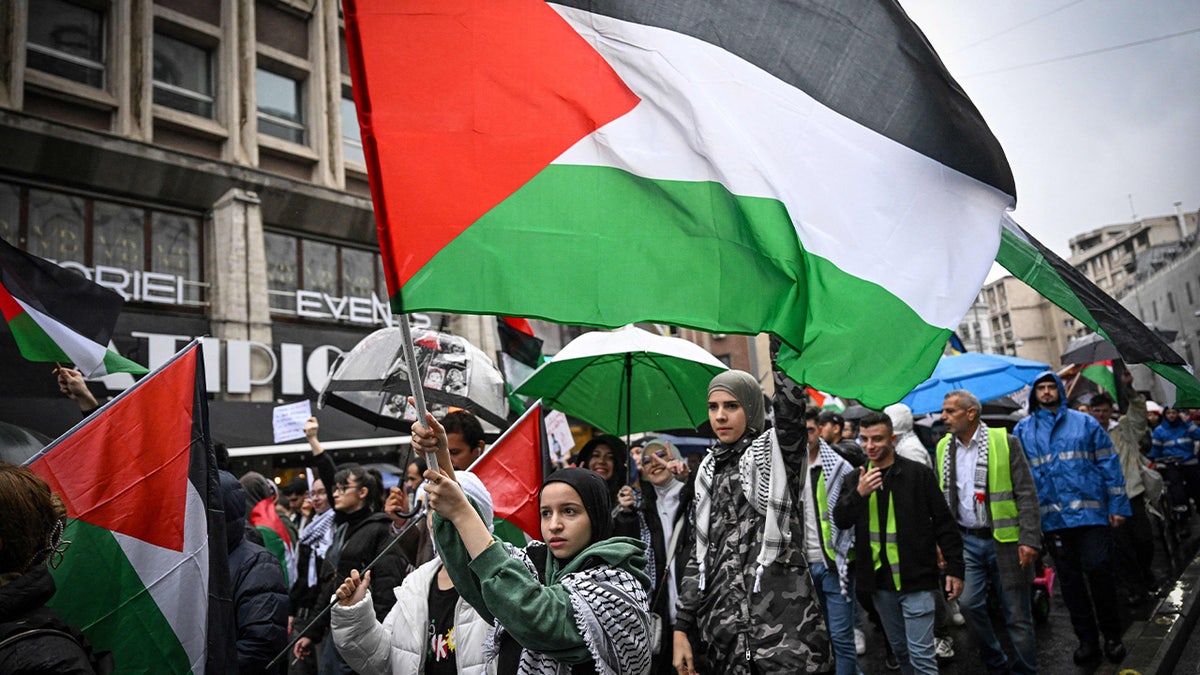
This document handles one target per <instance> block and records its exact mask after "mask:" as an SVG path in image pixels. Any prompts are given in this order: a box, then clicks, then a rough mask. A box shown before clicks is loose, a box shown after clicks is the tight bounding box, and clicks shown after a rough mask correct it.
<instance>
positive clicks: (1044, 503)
mask: <svg viewBox="0 0 1200 675" xmlns="http://www.w3.org/2000/svg"><path fill="white" fill-rule="evenodd" d="M1047 375H1049V376H1050V377H1052V378H1054V382H1055V383H1056V384H1057V385H1058V397H1059V405H1058V408H1056V409H1054V410H1043V409H1042V408H1041V407H1040V406H1038V404H1037V399H1036V398H1035V397H1034V396H1033V395H1031V396H1030V399H1029V409H1030V415H1029V417H1026V418H1025V419H1023V420H1021V421H1020V422H1018V423H1017V427H1016V429H1014V430H1013V434H1014V435H1016V437H1017V438H1018V439H1020V441H1021V447H1023V448H1024V449H1025V456H1026V458H1028V459H1029V470H1030V471H1031V472H1032V473H1033V481H1034V483H1036V484H1037V490H1038V502H1039V504H1040V505H1041V510H1042V529H1043V530H1045V531H1047V532H1053V531H1054V530H1062V529H1066V528H1069V527H1083V526H1086V525H1105V526H1107V525H1108V516H1109V515H1117V516H1125V517H1130V516H1132V515H1133V511H1132V510H1131V508H1130V506H1129V498H1128V497H1127V496H1125V476H1124V474H1122V473H1121V459H1120V457H1119V456H1118V455H1117V453H1116V450H1115V449H1114V448H1113V444H1112V440H1110V439H1109V437H1108V433H1107V432H1105V430H1104V429H1103V428H1102V427H1101V426H1100V423H1099V422H1097V421H1096V420H1095V418H1093V417H1092V416H1091V415H1087V414H1084V413H1081V412H1079V411H1078V410H1071V409H1070V408H1068V407H1067V396H1066V391H1065V390H1064V388H1063V383H1062V380H1061V379H1059V377H1058V375H1056V374H1055V373H1053V372H1051V371H1046V372H1045V373H1042V374H1041V375H1038V377H1037V379H1036V380H1034V382H1035V383H1036V382H1037V381H1038V380H1042V379H1045V378H1046V376H1047Z"/></svg>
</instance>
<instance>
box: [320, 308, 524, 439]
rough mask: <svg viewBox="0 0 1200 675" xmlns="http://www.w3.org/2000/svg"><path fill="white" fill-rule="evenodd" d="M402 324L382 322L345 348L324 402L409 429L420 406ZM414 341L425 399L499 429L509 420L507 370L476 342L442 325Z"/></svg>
mask: <svg viewBox="0 0 1200 675" xmlns="http://www.w3.org/2000/svg"><path fill="white" fill-rule="evenodd" d="M402 332H403V331H401V330H400V329H399V328H381V329H379V330H377V331H375V332H374V333H371V334H370V335H368V336H367V337H365V338H363V339H362V340H361V341H360V342H359V343H358V344H357V345H355V346H354V349H351V350H350V351H348V352H346V353H345V354H342V355H341V356H340V357H338V359H337V361H335V362H334V364H333V367H332V368H331V371H332V374H331V375H330V376H329V382H328V383H326V385H325V388H324V390H322V391H321V397H320V399H319V403H320V405H321V406H325V405H330V406H332V407H334V408H337V409H338V410H341V411H343V412H346V413H348V414H350V415H353V416H354V417H357V418H359V419H361V420H365V421H367V422H370V423H371V424H374V425H376V426H380V427H386V428H388V429H395V430H397V431H408V430H409V429H410V428H412V422H413V420H415V419H416V411H415V410H414V409H412V407H411V406H409V405H408V397H409V395H411V394H412V390H411V388H410V387H409V383H408V365H407V364H406V362H405V360H404V349H403V340H404V338H403V336H402ZM413 347H414V350H415V353H416V361H417V364H416V365H417V373H418V374H419V375H420V380H421V382H422V383H423V385H424V386H423V391H424V392H425V399H426V401H428V403H429V408H430V410H431V411H433V413H434V415H436V416H438V417H441V415H442V414H443V413H444V412H445V410H446V408H448V407H450V406H454V407H458V408H463V409H465V410H470V411H471V412H473V413H475V414H476V415H477V416H478V417H479V418H480V419H482V420H484V421H486V422H488V423H490V425H491V426H493V427H495V428H496V429H503V428H505V427H506V426H508V422H507V419H506V418H505V415H506V414H507V412H508V400H507V398H506V397H505V393H504V376H503V375H501V374H500V370H499V369H498V368H496V365H495V364H494V363H493V362H492V360H491V359H490V358H488V356H487V354H484V353H483V352H482V351H480V350H479V348H477V347H476V346H475V345H473V344H471V343H470V342H467V341H466V339H464V338H461V337H457V336H454V335H446V334H445V333H439V332H437V331H431V330H426V331H421V330H418V331H415V332H414V334H413Z"/></svg>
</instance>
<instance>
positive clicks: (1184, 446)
mask: <svg viewBox="0 0 1200 675" xmlns="http://www.w3.org/2000/svg"><path fill="white" fill-rule="evenodd" d="M1196 441H1200V428H1197V427H1196V425H1195V424H1193V423H1191V422H1189V421H1187V420H1186V419H1184V418H1183V417H1180V418H1179V419H1177V420H1175V423H1174V424H1171V423H1170V422H1168V421H1167V418H1165V417H1164V418H1163V421H1162V422H1159V424H1158V426H1156V427H1154V434H1153V436H1152V439H1151V442H1150V459H1179V460H1189V459H1192V458H1193V457H1195V456H1196Z"/></svg>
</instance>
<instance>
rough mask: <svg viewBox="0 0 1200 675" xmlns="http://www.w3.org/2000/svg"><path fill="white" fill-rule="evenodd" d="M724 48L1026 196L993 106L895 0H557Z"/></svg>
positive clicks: (870, 124)
mask: <svg viewBox="0 0 1200 675" xmlns="http://www.w3.org/2000/svg"><path fill="white" fill-rule="evenodd" d="M552 4H558V5H563V6H567V7H574V8H577V9H581V10H584V11H588V12H591V13H593V14H600V15H604V16H609V17H612V18H614V19H619V20H622V21H628V22H631V23H637V24H641V25H645V26H652V27H656V28H663V29H666V30H670V31H674V32H676V33H680V34H683V35H688V36H691V37H694V38H697V39H699V40H703V41H705V42H708V43H709V44H712V45H715V46H717V47H720V48H721V49H724V50H726V51H728V52H730V53H732V54H734V55H736V56H738V57H741V58H742V59H744V60H746V61H748V62H750V63H751V64H753V65H755V66H757V67H759V68H761V69H762V70H764V71H766V72H768V73H770V74H771V75H774V76H775V77H777V78H779V79H780V80H782V81H783V82H786V83H787V84H790V85H791V86H793V87H796V88H797V89H800V90H802V91H804V92H805V93H807V94H808V95H809V96H811V97H813V98H814V99H816V100H817V101H819V102H820V103H822V104H823V105H825V106H826V107H828V108H830V109H832V110H834V111H836V112H838V113H839V114H841V115H843V116H845V117H848V118H850V119H852V120H854V121H855V122H858V123H859V124H861V125H863V126H865V127H867V128H869V129H871V130H873V131H875V132H877V133H879V134H882V135H884V136H886V137H888V138H890V139H892V140H894V141H896V142H897V143H901V144H903V145H905V146H907V147H908V148H911V149H913V150H916V151H917V152H920V153H921V154H923V155H925V156H927V157H930V158H932V159H934V160H937V161H938V162H941V163H942V164H945V165H946V166H949V167H951V168H953V169H955V170H957V171H959V172H960V173H964V174H966V175H968V176H971V177H973V178H975V179H976V180H979V181H981V182H983V183H986V184H988V185H991V186H992V187H995V188H997V189H999V190H1001V191H1003V192H1004V193H1005V194H1008V195H1011V196H1012V197H1013V199H1014V200H1015V199H1016V195H1017V188H1016V183H1015V182H1014V180H1013V176H1012V170H1011V169H1010V168H1009V165H1008V160H1007V159H1006V158H1005V156H1004V151H1003V149H1002V148H1001V147H1000V142H999V141H997V140H996V137H995V136H994V135H993V134H992V132H991V130H990V129H989V128H988V126H987V123H986V122H985V121H984V119H983V115H981V114H980V113H979V110H978V109H977V108H976V107H975V104H973V103H971V100H970V99H969V98H968V97H967V95H966V93H965V92H964V91H963V90H962V87H960V86H959V85H958V83H957V82H956V81H955V80H954V78H953V77H951V76H950V73H949V72H948V71H947V70H946V67H945V66H944V65H943V64H942V61H941V59H940V58H939V57H938V55H937V53H935V52H934V50H933V47H932V46H931V45H930V44H929V41H928V40H927V39H926V38H925V34H924V33H922V32H921V30H920V29H919V28H917V26H916V24H914V23H913V22H912V20H910V19H909V18H908V15H907V14H905V12H904V10H903V9H902V8H901V7H900V5H899V4H898V3H896V2H893V1H888V0H806V1H803V2H799V1H796V0H736V1H732V2H731V1H729V0H707V1H705V2H697V1H695V0H554V1H553V3H552Z"/></svg>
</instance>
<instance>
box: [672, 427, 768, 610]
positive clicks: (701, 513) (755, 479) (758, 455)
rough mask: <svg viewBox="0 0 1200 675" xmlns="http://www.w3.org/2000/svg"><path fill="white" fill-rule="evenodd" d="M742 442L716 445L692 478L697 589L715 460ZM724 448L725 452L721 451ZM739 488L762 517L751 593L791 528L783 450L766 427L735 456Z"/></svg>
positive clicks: (702, 581) (704, 552)
mask: <svg viewBox="0 0 1200 675" xmlns="http://www.w3.org/2000/svg"><path fill="white" fill-rule="evenodd" d="M743 443H745V439H743V440H742V441H739V443H736V444H734V445H733V446H726V447H723V448H718V449H717V450H714V451H713V452H711V453H709V455H708V456H707V457H705V458H704V460H703V461H701V462H700V467H699V469H698V471H699V475H697V477H696V562H697V564H698V566H699V571H700V590H704V587H705V577H706V576H707V571H708V570H707V567H708V565H707V562H706V558H707V557H708V556H707V553H708V528H709V526H710V524H711V519H712V487H713V477H714V474H715V470H716V469H715V460H716V459H718V458H719V457H721V456H728V455H729V454H730V452H731V449H730V448H732V451H733V452H736V449H737V448H738V447H739V446H741V447H745V446H744V445H742V444H743ZM722 450H724V451H725V452H721V451H722ZM737 463H738V473H739V474H740V476H741V480H742V490H743V493H744V494H746V495H747V496H748V497H749V498H750V505H751V506H752V507H753V508H754V510H755V511H757V512H758V513H759V514H760V515H762V516H763V542H762V548H761V549H760V550H759V552H758V557H757V558H756V559H755V563H756V569H755V572H754V592H756V593H757V592H759V591H760V590H761V583H762V574H763V570H765V569H766V568H767V566H769V565H770V564H771V563H773V562H775V560H777V559H778V558H779V555H780V554H781V553H782V552H783V549H784V548H785V547H786V546H787V545H788V544H789V543H790V542H791V538H792V530H791V528H790V527H789V526H788V519H789V518H790V517H791V513H792V497H791V493H790V492H788V487H787V473H786V469H785V467H784V465H783V453H782V452H780V450H779V440H778V439H777V438H776V436H775V430H774V429H770V430H768V431H767V432H766V433H763V434H761V435H759V436H758V438H755V439H754V440H753V441H751V442H750V443H749V447H748V448H746V450H745V451H744V452H742V454H741V456H740V457H739V458H738V459H737Z"/></svg>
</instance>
